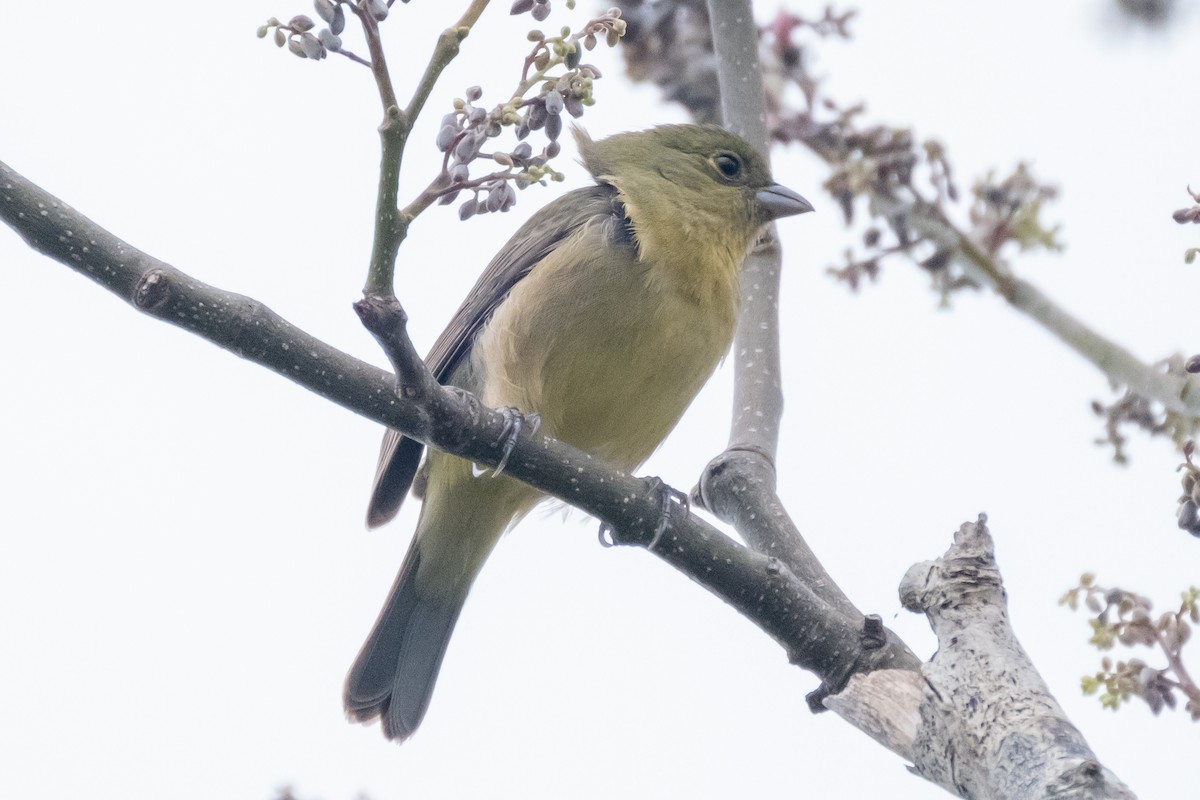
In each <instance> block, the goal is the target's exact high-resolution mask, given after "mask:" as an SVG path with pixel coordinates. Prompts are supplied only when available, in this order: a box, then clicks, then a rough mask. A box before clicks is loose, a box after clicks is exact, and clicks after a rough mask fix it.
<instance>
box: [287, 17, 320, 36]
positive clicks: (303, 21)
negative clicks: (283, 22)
mask: <svg viewBox="0 0 1200 800" xmlns="http://www.w3.org/2000/svg"><path fill="white" fill-rule="evenodd" d="M315 24H316V23H315V22H313V21H312V17H307V16H305V15H304V14H297V15H296V16H294V17H292V18H291V19H290V20H288V27H289V28H291V29H292V30H297V31H300V32H301V33H303V32H304V31H311V30H312V29H313V26H314V25H315Z"/></svg>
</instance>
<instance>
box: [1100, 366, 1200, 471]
mask: <svg viewBox="0 0 1200 800" xmlns="http://www.w3.org/2000/svg"><path fill="white" fill-rule="evenodd" d="M1194 361H1195V357H1193V358H1192V359H1189V360H1186V361H1185V359H1184V358H1183V356H1181V355H1178V354H1176V355H1172V356H1169V357H1167V358H1164V359H1163V360H1161V361H1158V362H1156V363H1155V364H1153V365H1152V366H1153V367H1154V368H1155V369H1158V370H1160V371H1161V372H1162V373H1163V374H1165V375H1173V376H1178V377H1179V378H1186V377H1187V375H1188V373H1189V372H1191V371H1192V369H1191V368H1190V365H1191V364H1192V363H1193V362H1194ZM1117 388H1119V387H1117V386H1114V387H1113V389H1114V390H1115V389H1117ZM1092 411H1093V412H1095V414H1096V416H1098V417H1102V418H1103V419H1104V435H1103V436H1100V437H1098V438H1097V439H1096V444H1099V445H1109V446H1111V447H1112V448H1113V461H1115V462H1117V463H1118V464H1125V463H1127V462H1128V461H1129V456H1128V454H1127V453H1126V451H1125V444H1126V443H1127V442H1128V439H1127V437H1126V436H1125V435H1124V433H1122V428H1124V427H1125V426H1129V425H1132V426H1134V427H1135V428H1137V429H1140V430H1142V431H1144V432H1146V433H1148V434H1150V435H1151V436H1168V437H1170V439H1171V441H1173V442H1174V443H1175V446H1176V447H1179V448H1181V449H1182V448H1183V447H1184V444H1185V442H1187V440H1188V437H1189V436H1191V435H1192V434H1194V433H1195V432H1196V428H1197V426H1198V424H1200V420H1197V419H1196V418H1195V417H1191V416H1187V415H1184V414H1179V413H1176V412H1174V411H1171V410H1169V409H1167V408H1165V407H1164V406H1163V404H1162V403H1160V402H1158V401H1157V400H1152V399H1150V398H1148V397H1145V396H1143V395H1141V394H1138V393H1137V392H1134V391H1132V390H1130V389H1126V390H1125V391H1124V393H1123V394H1122V395H1121V396H1120V397H1119V398H1117V399H1116V400H1114V401H1113V402H1112V403H1108V404H1105V403H1102V402H1100V401H1099V400H1093V401H1092Z"/></svg>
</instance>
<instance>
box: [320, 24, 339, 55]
mask: <svg viewBox="0 0 1200 800" xmlns="http://www.w3.org/2000/svg"><path fill="white" fill-rule="evenodd" d="M317 41H318V42H320V43H321V44H322V45H324V46H325V49H326V50H331V51H333V52H335V53H336V52H338V51H340V50H341V49H342V37H340V36H338V35H337V34H336V33H334V32H333V31H331V30H329V28H321V32H320V33H318V34H317Z"/></svg>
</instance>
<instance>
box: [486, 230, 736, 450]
mask: <svg viewBox="0 0 1200 800" xmlns="http://www.w3.org/2000/svg"><path fill="white" fill-rule="evenodd" d="M585 233H586V232H585ZM579 239H580V241H578V242H573V243H569V244H568V245H566V246H564V247H562V248H559V249H558V250H556V251H555V252H554V253H552V254H551V255H550V256H549V257H547V258H546V259H545V260H543V261H542V262H541V263H539V264H538V265H537V266H536V267H535V268H534V269H533V270H532V271H531V272H530V274H529V275H528V276H527V277H526V278H524V279H523V280H522V281H521V282H520V283H518V284H517V285H516V286H515V287H514V288H513V290H512V292H511V294H510V295H509V297H508V298H507V299H506V300H505V301H504V302H503V303H502V304H501V305H500V307H499V308H498V309H497V310H496V312H495V314H494V315H493V317H492V319H491V320H490V321H489V323H488V325H487V326H486V327H485V328H484V330H483V331H482V332H481V334H480V339H479V341H478V342H477V345H476V347H475V351H474V354H475V355H474V357H475V359H476V362H475V363H476V368H477V369H479V370H480V374H481V375H482V376H483V386H484V388H483V400H484V402H485V403H487V404H488V405H491V406H493V407H495V406H513V407H516V408H518V409H520V410H522V411H526V412H530V411H533V412H537V413H538V414H539V415H540V416H541V418H542V424H543V427H544V430H545V431H546V432H547V433H549V434H550V435H553V436H555V437H557V438H559V439H562V440H563V441H566V442H569V443H571V444H573V445H575V446H577V447H580V448H582V449H584V450H587V451H588V452H591V453H594V454H596V455H598V456H600V457H602V458H604V459H606V460H608V461H611V462H613V463H614V464H616V465H617V466H620V467H622V468H625V469H633V468H635V467H636V466H637V465H639V464H640V463H641V462H642V461H644V460H645V459H646V458H647V457H648V456H649V455H650V453H652V452H653V451H654V449H655V448H656V447H657V446H658V444H659V443H660V442H661V441H662V439H663V438H664V437H665V436H666V435H667V434H668V433H669V432H670V430H671V429H672V428H673V427H674V426H675V424H676V422H678V420H679V418H680V416H682V414H683V412H684V410H685V409H686V408H687V406H688V405H689V404H690V403H691V401H692V399H693V397H695V395H696V393H697V392H698V391H699V390H700V387H702V386H703V385H704V383H705V382H706V381H707V380H708V378H709V376H710V375H711V374H712V372H713V370H714V369H715V368H716V366H717V364H718V363H719V361H720V360H721V358H722V357H723V356H724V354H725V353H726V352H727V351H728V349H729V345H730V342H731V340H732V337H733V331H734V325H735V322H736V310H737V303H738V297H737V281H736V272H735V273H734V275H732V276H730V275H723V274H719V270H720V269H722V268H723V267H721V266H720V265H708V266H709V268H708V269H705V265H695V264H690V265H680V264H663V263H661V262H645V261H639V260H638V258H637V254H636V251H635V250H634V249H633V248H632V247H624V248H615V247H603V246H597V243H596V242H595V241H594V240H593V241H589V239H588V237H586V236H581V237H579ZM685 268H691V269H692V270H693V272H692V273H691V274H690V276H689V273H688V272H686V270H685ZM736 268H737V267H736V265H733V266H732V267H729V268H728V269H732V270H735V271H736ZM689 277H691V278H692V279H693V280H694V281H704V282H706V285H705V286H704V287H703V288H704V291H702V292H697V291H696V288H697V285H696V284H695V283H694V282H688V281H687V279H688V278H689Z"/></svg>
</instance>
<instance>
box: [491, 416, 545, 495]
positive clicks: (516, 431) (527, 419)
mask: <svg viewBox="0 0 1200 800" xmlns="http://www.w3.org/2000/svg"><path fill="white" fill-rule="evenodd" d="M500 413H501V414H503V415H504V429H503V431H502V432H501V434H500V439H501V440H502V441H503V442H504V449H503V451H502V453H501V456H500V463H499V464H497V465H496V468H495V469H494V470H492V477H493V478H498V477H500V473H502V472H504V467H505V466H507V465H508V457H509V456H510V455H512V451H513V448H514V447H516V446H517V437H519V436H520V435H521V431H522V430H523V429H524V427H525V424H526V423H528V424H529V432H530V434H531V435H532V434H535V433H537V432H538V428H540V427H542V418H541V417H539V416H538V415H537V414H532V413H531V414H522V413H521V412H520V411H518V410H517V409H515V408H511V407H509V406H505V407H504V408H502V409H500ZM499 443H500V442H497V444H499Z"/></svg>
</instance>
